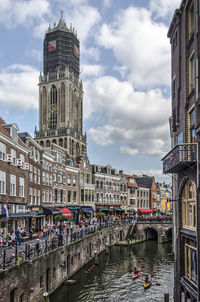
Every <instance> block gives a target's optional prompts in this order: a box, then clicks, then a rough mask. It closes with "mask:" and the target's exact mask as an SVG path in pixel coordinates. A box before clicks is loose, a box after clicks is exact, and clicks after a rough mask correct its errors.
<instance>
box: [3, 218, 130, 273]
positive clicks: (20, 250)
mask: <svg viewBox="0 0 200 302" xmlns="http://www.w3.org/2000/svg"><path fill="white" fill-rule="evenodd" d="M131 222H132V220H131V219H123V220H117V221H109V222H101V223H98V224H96V225H90V226H87V227H81V228H79V227H77V229H76V230H72V231H71V230H68V232H67V231H66V232H65V233H64V234H63V233H62V232H61V233H60V234H58V235H52V236H51V234H50V235H49V236H48V238H47V237H46V238H44V237H43V238H40V239H35V240H29V241H28V242H25V243H24V244H22V245H21V246H15V247H13V248H8V247H6V248H1V249H0V271H1V270H5V269H6V268H8V267H11V266H13V265H17V264H20V263H22V262H24V261H29V260H31V259H34V258H37V257H39V256H40V255H42V254H45V253H48V252H50V251H52V250H55V249H57V248H58V247H61V246H67V245H69V244H72V243H74V242H76V241H78V240H81V239H83V238H85V237H87V236H89V235H91V234H94V233H95V232H98V231H101V230H102V229H105V228H109V227H119V226H123V225H128V224H130V223H131Z"/></svg>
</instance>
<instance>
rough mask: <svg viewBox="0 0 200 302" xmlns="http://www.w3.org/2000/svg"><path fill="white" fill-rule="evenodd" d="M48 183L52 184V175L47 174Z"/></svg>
mask: <svg viewBox="0 0 200 302" xmlns="http://www.w3.org/2000/svg"><path fill="white" fill-rule="evenodd" d="M49 185H50V186H52V175H51V174H49Z"/></svg>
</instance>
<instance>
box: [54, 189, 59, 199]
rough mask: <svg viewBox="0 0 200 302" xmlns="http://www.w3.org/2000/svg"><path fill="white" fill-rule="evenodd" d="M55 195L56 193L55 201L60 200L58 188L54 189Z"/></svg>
mask: <svg viewBox="0 0 200 302" xmlns="http://www.w3.org/2000/svg"><path fill="white" fill-rule="evenodd" d="M54 195H55V202H57V201H58V190H57V189H54Z"/></svg>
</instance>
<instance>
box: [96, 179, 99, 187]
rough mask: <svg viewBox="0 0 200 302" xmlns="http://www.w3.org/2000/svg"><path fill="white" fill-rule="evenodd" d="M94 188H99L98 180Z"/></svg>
mask: <svg viewBox="0 0 200 302" xmlns="http://www.w3.org/2000/svg"><path fill="white" fill-rule="evenodd" d="M96 188H97V189H98V188H99V181H98V180H97V181H96Z"/></svg>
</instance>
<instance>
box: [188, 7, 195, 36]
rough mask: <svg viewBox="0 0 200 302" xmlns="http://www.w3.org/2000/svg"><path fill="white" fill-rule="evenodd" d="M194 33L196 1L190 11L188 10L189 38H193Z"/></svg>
mask: <svg viewBox="0 0 200 302" xmlns="http://www.w3.org/2000/svg"><path fill="white" fill-rule="evenodd" d="M193 31H194V1H192V3H191V5H190V7H189V10H188V33H189V38H190V37H191V35H192V33H193Z"/></svg>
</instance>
